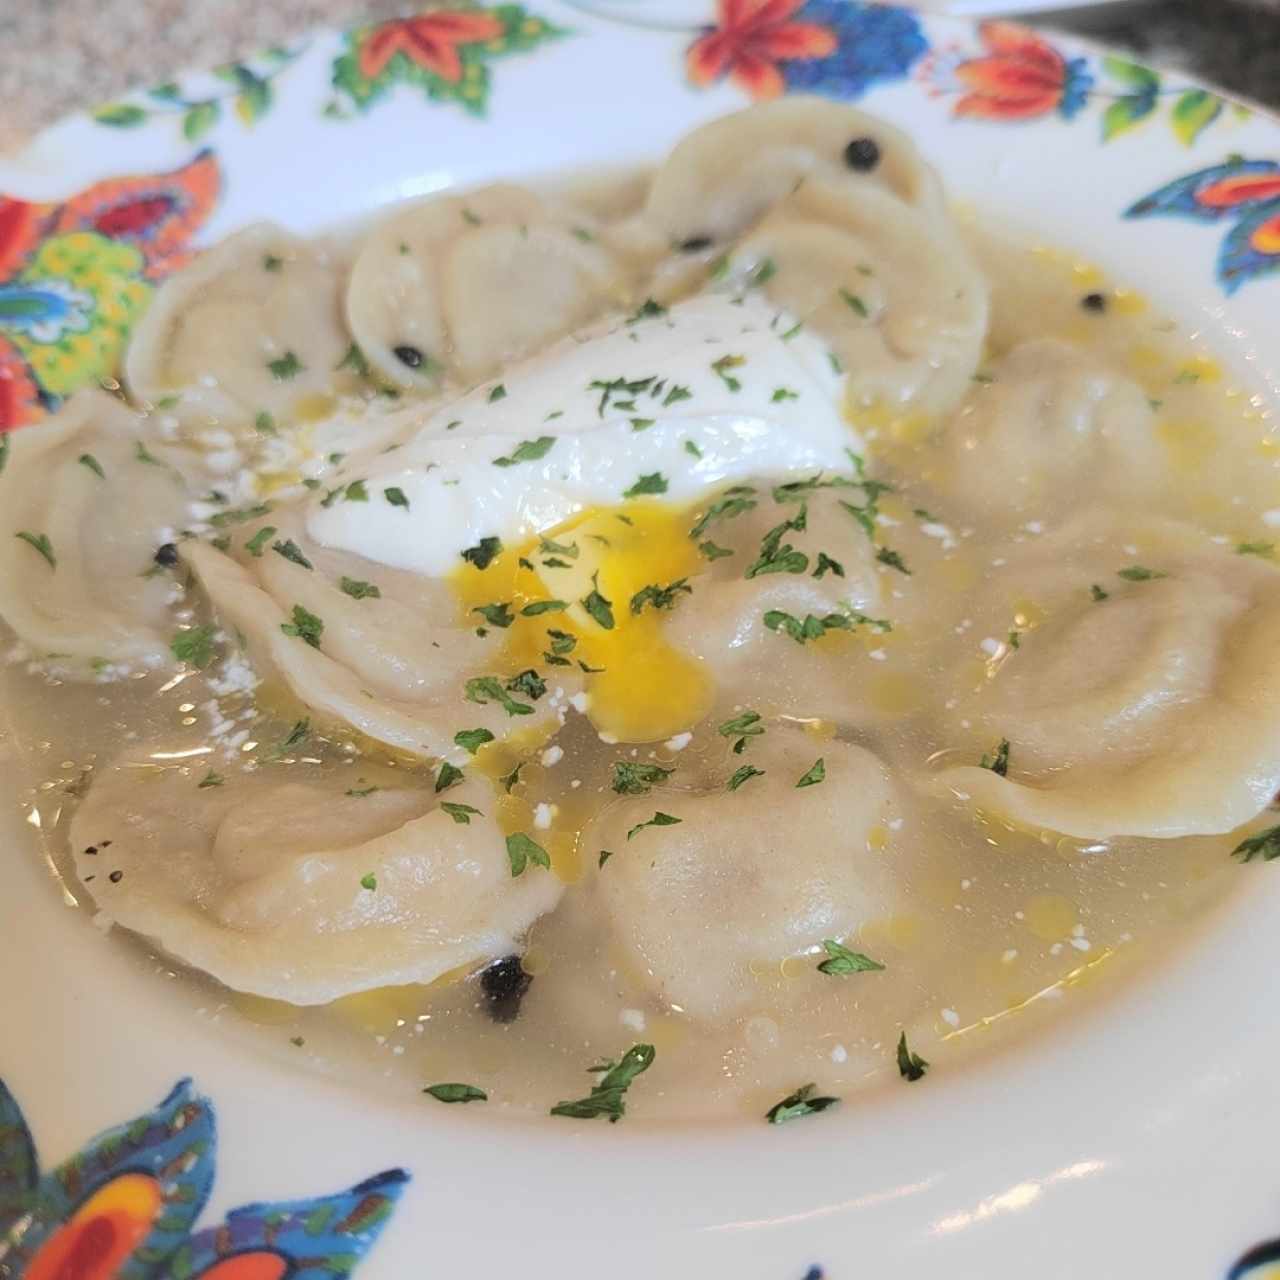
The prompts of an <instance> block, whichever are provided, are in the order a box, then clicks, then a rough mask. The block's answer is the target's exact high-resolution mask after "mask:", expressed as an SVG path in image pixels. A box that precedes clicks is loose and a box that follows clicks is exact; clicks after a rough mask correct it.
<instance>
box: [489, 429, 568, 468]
mask: <svg viewBox="0 0 1280 1280" xmlns="http://www.w3.org/2000/svg"><path fill="white" fill-rule="evenodd" d="M555 442H556V438H555V436H539V437H538V438H537V439H536V440H521V441H520V443H519V444H518V445H516V447H515V448H514V449H513V450H512V451H511V453H510V454H508V455H507V456H505V457H502V458H494V460H493V465H494V466H495V467H514V466H515V465H516V464H517V463H520V462H537V461H538V459H539V458H545V457H546V456H547V454H548V453H550V452H551V448H552V446H553V445H554V444H555Z"/></svg>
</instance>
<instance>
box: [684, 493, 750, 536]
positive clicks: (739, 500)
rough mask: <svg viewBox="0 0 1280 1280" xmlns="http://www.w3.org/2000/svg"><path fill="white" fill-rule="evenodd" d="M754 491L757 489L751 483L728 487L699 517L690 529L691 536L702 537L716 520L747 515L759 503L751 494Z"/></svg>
mask: <svg viewBox="0 0 1280 1280" xmlns="http://www.w3.org/2000/svg"><path fill="white" fill-rule="evenodd" d="M754 493H755V490H754V489H753V488H751V487H750V486H749V485H734V486H733V488H731V489H726V490H725V491H724V493H723V495H722V496H721V497H719V498H717V499H716V500H715V501H714V502H713V503H712V504H711V505H710V506H709V507H708V508H707V509H706V511H704V512H703V513H702V515H701V516H699V517H698V520H697V522H696V523H695V524H694V526H693V528H692V529H690V530H689V537H691V538H695V539H696V538H700V537H701V536H702V534H703V533H704V532H705V530H706V528H707V526H708V525H709V524H711V522H712V521H714V520H733V519H735V518H736V517H737V516H740V515H745V514H746V512H748V511H753V510H754V509H755V508H756V506H757V505H758V504H757V502H756V499H755V498H754V497H752V496H750V495H752V494H754Z"/></svg>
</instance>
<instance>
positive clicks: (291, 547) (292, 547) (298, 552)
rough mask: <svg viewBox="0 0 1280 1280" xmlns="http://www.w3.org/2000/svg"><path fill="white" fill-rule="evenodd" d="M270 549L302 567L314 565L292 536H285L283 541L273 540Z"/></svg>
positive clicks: (310, 567) (307, 567)
mask: <svg viewBox="0 0 1280 1280" xmlns="http://www.w3.org/2000/svg"><path fill="white" fill-rule="evenodd" d="M271 550H272V551H275V552H277V553H278V554H279V555H282V556H284V558H285V559H286V560H288V561H290V562H291V563H293V564H296V565H299V566H300V567H301V568H303V569H314V568H315V566H314V565H313V564H312V563H311V561H310V560H308V559H307V557H306V556H304V555H303V554H302V548H301V547H300V546H298V544H297V543H296V542H294V540H293V539H292V538H286V539H285V540H284V541H283V542H273V543H272V544H271Z"/></svg>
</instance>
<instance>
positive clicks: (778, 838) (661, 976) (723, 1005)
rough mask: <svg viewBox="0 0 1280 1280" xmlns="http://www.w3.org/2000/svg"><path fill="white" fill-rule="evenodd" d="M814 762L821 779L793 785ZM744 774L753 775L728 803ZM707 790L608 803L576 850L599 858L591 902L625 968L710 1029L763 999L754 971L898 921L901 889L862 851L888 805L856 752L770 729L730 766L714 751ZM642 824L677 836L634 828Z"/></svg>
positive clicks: (879, 855) (883, 783)
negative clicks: (600, 853)
mask: <svg viewBox="0 0 1280 1280" xmlns="http://www.w3.org/2000/svg"><path fill="white" fill-rule="evenodd" d="M819 757H820V758H821V760H822V766H821V768H822V770H823V771H824V780H823V781H821V782H819V783H817V784H815V785H803V786H800V785H797V784H798V783H799V782H800V781H801V779H802V778H804V777H806V775H811V773H813V772H816V770H814V766H815V764H816V760H817V758H819ZM747 765H749V766H752V767H754V768H756V769H760V770H763V773H764V776H763V777H760V776H754V777H752V778H751V779H750V780H749V781H747V782H745V783H743V784H741V790H729V789H728V786H727V784H728V782H729V781H730V779H731V778H732V775H733V774H734V772H735V770H737V769H739V768H742V767H744V766H747ZM706 783H707V785H706V786H705V787H703V788H699V789H698V790H696V791H685V792H682V791H678V790H676V789H674V787H670V786H662V787H655V788H654V789H653V791H652V792H651V793H650V794H648V795H646V796H643V797H634V798H627V799H625V800H622V801H619V802H618V803H616V804H614V805H613V806H611V807H610V808H609V809H607V810H606V811H605V813H604V814H603V815H602V816H601V818H600V819H599V820H598V821H597V822H596V823H595V825H594V826H593V827H592V829H591V830H590V832H589V834H588V841H587V843H588V847H589V848H590V849H591V850H592V851H593V853H594V851H595V850H597V849H600V850H608V851H610V854H611V856H610V857H608V858H607V859H606V860H605V862H604V865H603V866H601V867H600V868H599V870H598V872H596V873H595V874H594V875H593V878H592V882H591V888H590V892H592V893H593V894H595V895H596V896H597V898H598V900H599V903H600V907H601V909H602V910H603V911H604V912H605V913H606V915H607V919H608V921H609V924H610V926H611V927H612V930H613V933H614V936H615V937H616V938H617V940H618V942H619V943H620V944H621V947H622V950H623V952H624V954H626V955H627V956H628V958H629V961H630V967H631V968H633V969H634V970H635V971H636V972H637V973H638V974H641V975H643V978H644V980H645V981H646V983H647V985H648V986H649V987H650V989H651V991H652V993H653V994H654V996H655V997H657V998H658V999H660V1000H661V1001H663V1002H664V1003H666V1004H669V1005H671V1006H672V1007H674V1008H677V1009H679V1010H680V1011H682V1012H684V1013H686V1014H689V1015H690V1016H692V1017H694V1018H698V1019H700V1020H706V1021H710V1022H719V1021H723V1020H725V1019H728V1018H731V1017H734V1016H735V1015H737V1014H739V1013H741V1012H742V1011H743V1010H744V1009H746V1008H747V1007H749V1006H750V1004H751V1003H752V1001H753V999H754V998H755V996H756V995H757V993H758V991H759V990H763V987H762V985H761V983H760V981H759V979H757V978H756V976H755V972H756V971H759V972H761V973H765V972H767V973H776V972H777V967H778V965H779V964H780V963H781V962H782V961H784V960H786V959H789V958H791V957H798V956H809V955H813V956H815V960H814V964H815V965H816V964H817V961H818V959H820V958H822V955H823V951H822V943H823V942H824V940H827V939H830V940H833V941H842V940H853V942H852V945H856V939H857V936H858V931H859V929H860V928H861V927H862V926H864V925H866V924H868V923H871V922H873V921H878V920H882V919H883V918H884V917H886V916H888V915H890V914H892V913H893V911H894V910H895V909H896V908H897V906H898V905H899V903H900V899H901V895H902V893H903V886H902V881H901V877H900V876H899V875H898V874H896V872H895V867H894V860H893V857H892V855H891V854H890V853H889V852H887V851H886V850H885V849H884V848H876V849H873V848H872V847H871V846H870V845H869V844H868V836H869V835H870V834H871V832H872V829H873V828H876V827H878V826H880V824H882V823H885V822H886V821H890V820H892V818H893V814H894V812H895V805H896V803H897V802H896V799H895V790H894V786H893V784H892V782H891V780H890V778H889V774H888V771H887V770H886V769H885V767H884V765H883V764H882V763H881V762H880V761H879V760H878V759H877V758H876V756H874V755H873V754H872V753H871V752H869V751H867V750H865V749H864V748H862V747H858V746H852V745H849V744H846V743H842V742H836V741H828V742H824V743H821V744H818V743H817V742H815V740H814V739H813V738H812V737H810V736H809V735H808V734H806V733H804V732H803V731H801V730H798V729H792V728H787V727H784V726H778V725H770V726H769V728H768V729H767V730H766V732H765V733H764V734H763V735H761V736H759V737H755V738H752V739H751V740H750V744H749V746H748V747H747V748H746V750H745V751H744V752H743V753H742V754H734V753H733V751H732V749H731V748H727V749H726V750H725V753H724V758H723V760H722V761H721V762H720V769H719V773H718V775H717V776H716V777H715V779H714V781H713V780H712V779H711V778H710V777H708V779H707V780H706ZM655 811H658V812H662V813H665V814H667V815H668V816H669V817H671V818H677V819H679V823H678V825H677V824H669V825H666V826H655V825H647V826H642V827H639V828H637V824H642V823H650V822H651V820H652V819H653V817H654V813H655Z"/></svg>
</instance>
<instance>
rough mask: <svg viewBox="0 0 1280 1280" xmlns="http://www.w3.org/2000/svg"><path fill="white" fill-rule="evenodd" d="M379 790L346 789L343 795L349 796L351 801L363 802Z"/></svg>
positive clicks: (363, 788)
mask: <svg viewBox="0 0 1280 1280" xmlns="http://www.w3.org/2000/svg"><path fill="white" fill-rule="evenodd" d="M381 789H382V788H381V787H348V788H347V790H346V791H345V792H343V794H344V795H348V796H350V797H351V798H352V799H353V800H364V799H367V798H368V797H369V796H371V795H373V793H374V792H375V791H380V790H381Z"/></svg>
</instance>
